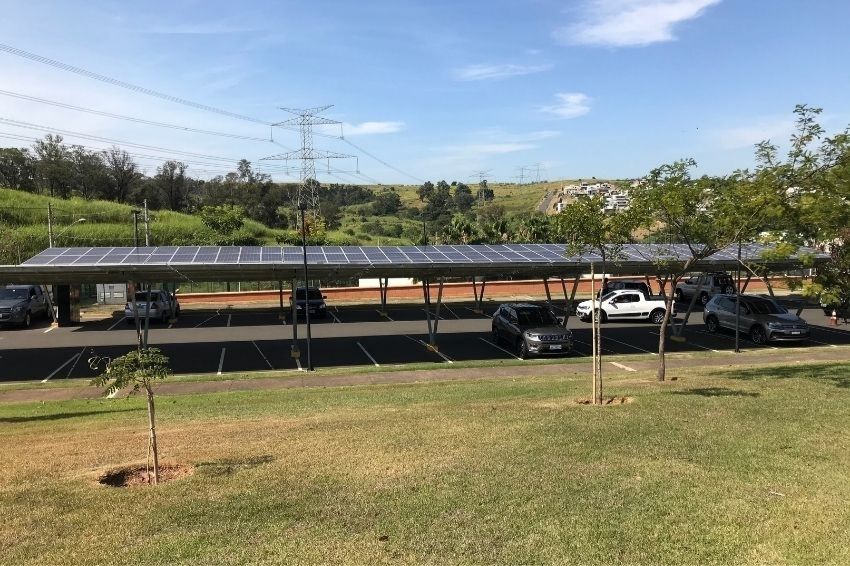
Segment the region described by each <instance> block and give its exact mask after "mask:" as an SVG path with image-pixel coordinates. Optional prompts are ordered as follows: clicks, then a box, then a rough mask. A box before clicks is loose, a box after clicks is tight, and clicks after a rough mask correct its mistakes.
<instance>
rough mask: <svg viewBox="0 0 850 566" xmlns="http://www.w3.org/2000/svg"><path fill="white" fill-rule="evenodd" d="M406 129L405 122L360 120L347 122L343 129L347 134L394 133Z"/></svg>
mask: <svg viewBox="0 0 850 566" xmlns="http://www.w3.org/2000/svg"><path fill="white" fill-rule="evenodd" d="M403 129H404V122H360V123H359V124H349V123H345V124H343V125H342V131H343V133H344V134H345V135H347V136H368V135H372V134H394V133H396V132H400V131H402V130H403Z"/></svg>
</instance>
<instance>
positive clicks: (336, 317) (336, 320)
mask: <svg viewBox="0 0 850 566" xmlns="http://www.w3.org/2000/svg"><path fill="white" fill-rule="evenodd" d="M328 314H330V315H331V316H332V317H334V322H340V323H341V322H342V321H341V320H340V319H339V317H338V316H337V315H336V313H334V311H328Z"/></svg>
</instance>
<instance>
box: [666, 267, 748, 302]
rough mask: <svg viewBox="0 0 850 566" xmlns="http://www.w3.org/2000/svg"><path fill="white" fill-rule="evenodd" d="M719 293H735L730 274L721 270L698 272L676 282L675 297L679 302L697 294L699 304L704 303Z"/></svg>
mask: <svg viewBox="0 0 850 566" xmlns="http://www.w3.org/2000/svg"><path fill="white" fill-rule="evenodd" d="M720 294H723V295H733V294H735V282H734V281H733V280H732V276H731V275H729V274H727V273H723V272H717V273H700V274H699V275H694V276H691V277H688V278H687V279H684V280H682V281H679V282H678V283H677V284H676V291H675V298H676V301H678V302H681V301H684V300H685V299H690V298H691V297H693V296H694V295H697V296H698V298H699V302H700V304H703V305H705V304H707V303H708V300H709V299H710V298H711V297H713V296H714V295H720Z"/></svg>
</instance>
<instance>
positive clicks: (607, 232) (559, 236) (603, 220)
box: [553, 196, 637, 405]
mask: <svg viewBox="0 0 850 566" xmlns="http://www.w3.org/2000/svg"><path fill="white" fill-rule="evenodd" d="M604 205H605V198H604V197H602V196H596V197H592V198H589V199H579V200H577V201H575V202H573V203H571V204H568V205H567V206H566V207H565V208H564V210H563V211H562V212H561V214H558V215H557V216H555V217H554V227H553V230H554V234H553V235H554V238H555V239H556V240H558V241H561V242H566V244H567V249H566V252H567V254H569V255H586V254H598V255H599V257H600V260H601V261H599V263H598V264H597V265H598V266H599V267H601V274H602V277H603V278H604V277H605V276H606V274H607V270H608V267H609V265H610V264H611V262H616V261H617V258H618V257H619V253H620V250H621V249H622V246H623V244H625V243H627V242H629V241H630V240H631V235H632V232H633V230H634V229H635V228H636V225H637V222H636V217H635V215H634V214H630V213H627V212H622V213H619V214H606V213H605V210H604ZM594 267H595V266H594ZM601 297H602V291H601V290H600V293H599V298H600V299H601ZM591 300H597V299H596V297H592V298H591ZM600 312H601V309H593V311H592V317H591V323H592V324H593V325H594V328H595V335H594V340H595V344H594V346H595V347H594V353H596V355H595V356H594V360H593V361H594V368H593V403H594V404H595V405H601V404H602V353H601V352H602V348H601V345H602V326H601V320H600V316H599V313H600Z"/></svg>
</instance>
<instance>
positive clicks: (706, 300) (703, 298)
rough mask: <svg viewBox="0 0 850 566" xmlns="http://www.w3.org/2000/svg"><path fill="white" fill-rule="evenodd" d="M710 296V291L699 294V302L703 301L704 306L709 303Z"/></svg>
mask: <svg viewBox="0 0 850 566" xmlns="http://www.w3.org/2000/svg"><path fill="white" fill-rule="evenodd" d="M710 298H711V297H709V296H708V293H703V294H702V295H700V296H699V302H700V303H702V306H705V305H707V304H708V300H709V299H710Z"/></svg>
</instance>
